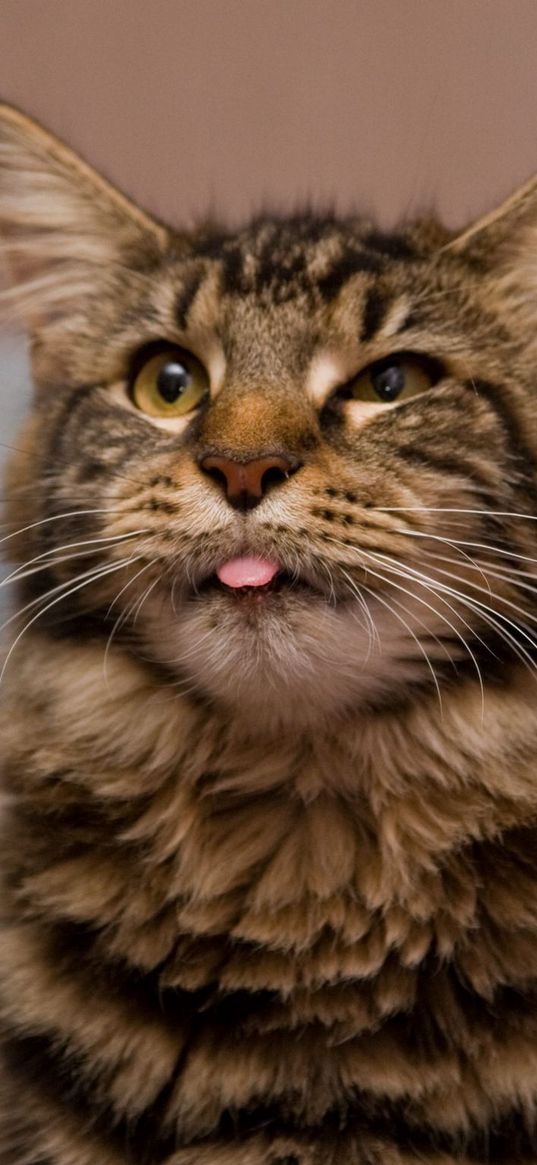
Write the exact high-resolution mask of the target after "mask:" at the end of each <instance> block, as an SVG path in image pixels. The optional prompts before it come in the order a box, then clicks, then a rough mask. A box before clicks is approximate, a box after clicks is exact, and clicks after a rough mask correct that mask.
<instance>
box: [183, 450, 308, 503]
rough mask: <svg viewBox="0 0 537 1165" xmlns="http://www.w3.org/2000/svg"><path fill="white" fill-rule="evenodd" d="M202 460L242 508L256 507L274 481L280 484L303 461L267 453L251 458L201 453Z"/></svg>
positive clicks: (230, 500)
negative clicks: (245, 459) (239, 458)
mask: <svg viewBox="0 0 537 1165" xmlns="http://www.w3.org/2000/svg"><path fill="white" fill-rule="evenodd" d="M198 464H199V466H200V469H202V470H203V472H204V473H206V474H207V475H208V476H209V477H212V479H213V481H215V482H217V483H218V484H219V485H220V486H221V488H222V489H223V491H224V493H225V494H226V496H227V499H228V502H229V503H230V505H232V506H234V507H235V508H236V509H240V510H251V509H253V507H254V506H257V505H258V504H259V502H260V501H261V499H262V498H263V497H264V496H265V494H266V493H267V491H268V490H269V489H271V488H272V486H273V485H280V484H281V483H282V482H283V481H285V479H286V478H287V477H289V474H291V473H294V472H295V471H296V470H297V469H298V468H299V465H300V463H299V462H298V461H296V460H295V459H291V458H290V457H288V456H284V455H283V454H267V455H266V456H265V457H253V458H251V459H250V460H248V461H239V460H236V459H235V458H234V457H225V456H221V455H219V454H215V455H214V454H209V455H208V456H207V455H206V456H204V457H201V458H200V460H199V462H198Z"/></svg>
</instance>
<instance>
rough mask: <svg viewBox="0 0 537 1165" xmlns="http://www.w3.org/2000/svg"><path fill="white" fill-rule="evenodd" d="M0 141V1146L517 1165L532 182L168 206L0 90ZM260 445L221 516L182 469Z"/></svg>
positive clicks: (532, 886)
mask: <svg viewBox="0 0 537 1165" xmlns="http://www.w3.org/2000/svg"><path fill="white" fill-rule="evenodd" d="M0 162H1V165H2V170H1V171H0V224H1V225H2V231H3V236H4V239H5V255H6V261H7V265H8V268H9V271H10V280H11V285H10V290H9V291H8V292H7V293H6V295H5V296H4V300H3V303H4V307H5V310H6V313H7V312H8V310H15V311H17V312H18V313H19V314H20V315H21V316H22V317H23V318H24V320H25V322H26V325H27V327H28V328H29V330H30V332H31V336H32V345H33V358H34V374H35V381H36V395H35V403H34V407H33V410H32V414H31V416H30V418H29V419H28V421H27V423H26V425H25V427H24V429H23V431H22V433H21V435H20V438H19V441H18V443H17V450H16V451H15V452H14V454H13V456H12V458H11V462H10V466H9V470H8V478H7V493H8V502H7V507H6V526H5V537H6V539H7V541H5V543H4V545H5V547H6V557H9V559H10V560H11V561H12V563H13V564H14V567H13V569H12V574H13V587H14V592H15V596H16V603H17V614H16V616H15V618H14V619H13V620H12V621H11V622H10V624H9V634H8V635H7V636H6V651H5V657H4V658H5V662H4V668H3V672H2V683H1V691H2V714H1V715H2V721H1V724H2V754H3V762H2V763H3V787H4V793H5V799H6V808H5V813H4V826H3V840H2V870H3V894H2V901H3V926H2V934H1V941H0V1032H1V1045H2V1081H1V1088H0V1111H1V1120H0V1152H1V1159H2V1165H418V1163H420V1162H421V1165H536V1163H537V1133H536V1128H537V1124H536V1116H537V1007H536V1004H537V871H536V853H537V779H536V764H535V755H536V750H537V702H536V700H535V662H536V656H537V639H536V635H535V630H534V628H535V627H536V626H537V622H536V620H537V602H536V598H535V596H536V590H535V579H536V571H535V564H536V562H537V550H536V547H537V536H536V528H535V520H536V513H537V509H536V498H535V459H536V452H537V410H536V406H535V385H534V380H535V373H534V364H535V355H534V352H533V335H534V332H535V327H534V321H533V315H534V307H533V302H532V300H533V283H534V280H535V260H534V255H535V254H537V238H536V237H535V232H536V230H537V192H536V190H535V189H534V187H533V186H532V185H530V186H529V187H527V188H525V189H524V190H523V191H522V192H521V193H520V194H519V195H518V196H515V197H514V199H513V200H511V201H510V202H509V203H508V204H507V205H506V206H504V207H503V208H501V210H500V211H499V212H497V213H496V214H494V215H489V216H488V217H487V219H486V220H483V221H482V222H481V223H478V224H477V225H476V226H474V227H473V228H471V229H470V230H468V231H467V232H465V233H464V234H463V235H461V236H458V237H453V238H452V237H451V236H450V235H449V234H448V232H446V231H444V230H443V228H442V227H441V226H439V225H438V224H436V223H434V222H428V221H420V222H417V223H414V224H406V225H404V226H403V227H402V228H401V229H400V230H398V231H396V232H392V233H382V232H380V231H378V230H377V229H376V228H375V227H374V225H373V224H371V223H369V222H366V221H365V220H362V219H350V220H338V219H337V218H336V217H333V216H330V215H327V216H324V217H322V216H316V215H315V214H310V213H307V214H303V215H297V216H295V217H292V216H291V217H288V218H284V219H277V218H270V217H263V218H260V219H258V220H254V221H253V222H252V223H250V224H248V225H247V226H245V228H244V229H243V230H241V231H238V232H235V233H230V232H227V231H225V230H219V229H217V228H215V227H203V228H200V229H199V230H197V231H196V232H194V233H193V234H192V235H190V236H187V235H183V234H180V233H178V232H177V231H174V230H172V229H171V228H167V227H165V226H163V225H162V224H159V223H156V222H154V221H153V220H151V219H150V218H149V217H148V216H146V215H145V214H144V213H143V212H142V211H140V210H139V209H138V208H136V207H135V206H134V205H133V204H131V203H130V201H129V200H128V199H126V198H125V197H124V196H123V195H120V194H118V193H117V192H116V191H114V190H113V188H112V187H110V186H109V185H108V184H107V183H106V182H105V181H104V180H103V179H101V178H99V177H98V176H97V175H95V174H94V173H93V171H91V169H90V168H89V167H88V166H87V165H86V164H85V163H81V162H79V161H78V159H76V158H75V157H74V155H72V154H71V153H70V151H69V150H67V148H66V147H64V146H62V145H60V143H58V142H57V141H56V140H55V139H52V138H50V136H49V135H48V134H46V133H45V131H44V130H41V129H40V128H39V127H36V126H35V124H34V123H33V122H31V121H29V120H28V119H27V118H25V117H24V116H23V115H22V114H19V113H17V112H16V111H13V110H10V109H7V108H4V110H3V111H2V114H1V117H0ZM160 341H167V342H171V343H173V344H178V345H180V346H182V347H183V348H187V349H189V350H190V351H192V352H194V353H195V355H196V356H197V357H198V359H199V360H201V361H202V362H203V363H204V365H205V367H206V368H207V370H208V374H209V376H210V380H211V397H210V399H209V400H208V401H206V402H205V403H203V404H202V405H201V406H200V407H199V408H198V409H197V410H196V411H195V413H194V414H192V415H190V416H188V417H187V418H186V419H181V420H176V421H173V422H169V421H160V420H156V421H154V420H152V419H150V418H148V417H146V416H144V415H143V414H142V413H140V412H139V411H138V410H137V409H136V408H135V406H134V405H133V403H132V401H131V400H130V398H129V396H128V394H127V392H126V387H125V385H126V381H127V380H128V377H129V374H130V371H129V370H130V369H131V368H132V362H133V360H136V359H138V355H137V354H138V353H139V352H140V351H142V350H144V351H145V350H146V346H149V347H147V351H153V345H154V344H155V343H157V342H160ZM409 352H410V353H421V354H422V355H424V356H427V358H429V359H430V360H431V361H432V362H433V363H434V367H435V368H436V369H437V373H436V375H435V377H434V383H433V384H432V387H430V388H429V389H427V390H426V391H424V392H423V393H422V394H421V395H416V396H413V397H411V398H409V399H408V400H405V401H403V402H400V403H398V404H397V403H396V404H394V405H381V404H380V403H379V404H378V405H377V404H375V403H374V404H372V405H370V404H367V403H363V402H361V401H358V400H354V399H352V397H351V394H350V392H349V391H348V386H349V385H350V384H351V383H352V380H353V378H354V377H356V376H357V374H358V373H360V371H361V370H362V369H364V368H366V367H367V366H369V365H370V364H371V363H374V362H375V361H377V360H381V359H385V358H388V357H389V356H390V354H392V353H409ZM267 452H271V453H273V454H274V453H276V452H277V453H278V455H280V454H285V457H287V459H288V462H289V465H290V466H292V472H290V473H289V476H288V477H287V478H286V479H285V480H283V479H282V476H281V475H280V478H278V479H277V480H275V481H272V480H271V482H270V483H269V485H267V488H266V493H265V495H264V496H263V499H262V501H261V502H260V504H259V505H257V506H255V508H252V509H251V510H249V511H248V512H247V513H244V512H239V511H237V510H236V509H235V508H234V507H232V506H231V505H230V504H229V503H228V501H227V499H226V497H225V496H224V493H223V490H222V486H221V483H220V482H219V481H218V480H217V479H216V478H215V475H214V474H213V475H210V474H208V473H207V472H205V471H204V470H203V465H202V462H203V459H204V458H206V457H207V455H208V454H211V455H215V454H216V453H219V454H222V455H223V454H225V455H226V456H228V457H233V458H234V459H235V460H239V461H242V462H247V461H248V460H249V459H252V458H255V457H259V456H265V455H266V454H267ZM246 552H247V553H249V554H254V555H258V556H261V557H264V558H275V559H276V560H277V561H278V563H279V564H280V567H281V571H282V580H283V581H282V583H281V586H280V587H279V589H275V590H274V591H273V592H270V593H269V592H267V593H266V594H265V593H264V594H261V593H258V592H255V593H248V594H242V595H240V596H238V595H231V594H230V593H229V591H226V590H225V589H224V588H222V587H218V586H216V585H214V572H215V571H216V570H217V568H218V566H219V564H221V563H222V562H224V561H227V560H229V559H232V558H233V557H234V556H237V555H241V554H244V553H246Z"/></svg>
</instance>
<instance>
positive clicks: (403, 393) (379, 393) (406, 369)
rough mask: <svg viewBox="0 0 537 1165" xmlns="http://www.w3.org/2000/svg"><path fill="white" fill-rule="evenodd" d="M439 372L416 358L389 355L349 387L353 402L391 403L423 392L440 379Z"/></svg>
mask: <svg viewBox="0 0 537 1165" xmlns="http://www.w3.org/2000/svg"><path fill="white" fill-rule="evenodd" d="M439 375H440V374H439V370H438V369H437V367H436V366H435V365H434V364H433V363H432V362H430V361H428V360H424V359H421V358H420V357H418V356H389V357H387V359H385V360H377V362H376V363H375V364H370V366H369V368H366V369H365V371H364V372H361V373H360V375H359V376H357V377H356V378H355V379H354V380H353V381H352V382H351V384H350V385H349V397H350V398H351V399H352V400H363V401H375V402H377V403H378V402H379V401H382V402H383V403H384V404H392V403H393V402H395V401H399V400H407V399H408V397H411V396H416V395H417V394H418V393H419V392H425V390H426V389H427V388H430V387H431V385H433V384H436V381H437V380H438V379H439Z"/></svg>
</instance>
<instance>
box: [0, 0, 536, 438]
mask: <svg viewBox="0 0 537 1165" xmlns="http://www.w3.org/2000/svg"><path fill="white" fill-rule="evenodd" d="M0 77H1V82H0V84H1V87H2V93H1V96H2V97H3V98H4V100H6V101H9V102H12V103H14V104H16V105H18V106H20V107H21V108H22V109H24V110H25V111H27V112H28V113H30V114H33V115H34V116H35V117H37V118H38V119H39V120H40V121H42V122H44V123H45V124H46V125H47V126H49V127H50V128H51V129H53V130H54V131H55V132H56V133H57V134H58V135H59V136H60V137H62V138H64V139H65V140H66V141H67V142H69V144H70V145H72V146H74V147H75V148H76V149H77V150H79V151H80V152H81V153H82V154H83V155H84V156H85V157H86V158H87V159H88V160H89V161H90V162H92V163H93V165H95V166H96V167H97V168H99V169H101V170H102V171H103V172H104V173H106V175H107V176H108V177H109V178H111V179H112V180H113V181H115V182H116V183H117V184H118V185H119V186H121V187H122V188H123V189H124V190H125V191H126V192H127V193H129V194H130V195H131V196H133V197H134V198H136V199H138V200H139V201H140V202H141V203H142V204H143V205H144V206H146V207H147V208H148V209H149V210H151V211H153V212H154V213H156V214H157V215H159V216H161V217H163V218H165V219H167V220H169V221H171V222H173V223H174V224H175V225H188V224H189V223H192V222H193V221H195V220H196V219H197V218H199V217H200V216H203V215H204V214H206V212H207V211H208V210H211V211H213V212H216V213H218V214H220V215H221V216H222V217H224V218H225V219H227V220H228V221H230V222H235V221H239V220H240V219H241V218H244V217H245V216H247V215H248V214H250V213H251V212H252V211H256V210H259V209H260V208H262V207H267V206H269V207H276V208H282V207H296V206H297V204H300V203H303V202H305V201H309V202H312V203H313V204H316V205H319V206H321V207H326V205H327V204H331V205H335V206H336V208H338V209H340V210H342V211H346V210H349V209H350V208H356V209H362V210H365V211H367V212H371V213H375V214H376V216H377V218H378V219H379V220H380V221H381V222H382V223H383V224H386V225H389V224H390V223H393V222H394V221H395V220H396V219H397V218H399V217H401V216H404V217H407V216H409V215H412V214H415V213H418V212H419V211H420V210H422V209H429V208H431V207H435V208H436V209H437V210H438V211H439V213H440V214H441V215H442V217H443V218H444V219H445V220H446V221H447V222H448V223H449V224H450V225H453V226H455V225H459V224H461V225H462V224H463V223H465V222H467V221H468V220H469V219H471V218H472V217H474V216H476V215H477V214H479V213H480V212H482V211H485V210H487V209H489V208H491V207H492V206H494V205H495V204H496V203H497V202H498V201H500V200H501V199H502V198H503V197H504V196H505V195H507V194H508V193H509V192H510V191H511V190H513V189H514V188H515V187H516V186H517V185H518V184H520V183H521V182H522V181H523V180H524V179H525V178H526V177H527V176H528V175H529V174H530V173H531V172H532V171H534V170H537V128H536V124H535V123H536V121H537V117H536V116H535V115H536V112H537V3H536V2H535V0H0ZM28 391H29V376H28V370H27V367H26V363H25V355H24V349H23V346H22V345H21V343H20V341H19V342H17V343H15V344H14V343H13V341H11V340H10V341H7V340H6V341H2V344H1V346H0V451H1V450H2V449H4V452H5V446H6V445H9V444H10V443H13V441H14V440H15V437H14V432H15V430H16V423H17V419H18V417H19V415H20V413H21V412H22V411H23V409H24V407H25V403H26V400H27V395H28ZM0 460H1V459H0Z"/></svg>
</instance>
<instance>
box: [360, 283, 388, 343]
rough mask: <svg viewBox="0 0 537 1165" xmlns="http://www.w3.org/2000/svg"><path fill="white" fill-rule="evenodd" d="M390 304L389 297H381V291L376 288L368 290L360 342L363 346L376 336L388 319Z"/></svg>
mask: <svg viewBox="0 0 537 1165" xmlns="http://www.w3.org/2000/svg"><path fill="white" fill-rule="evenodd" d="M390 302H391V301H390V299H389V298H388V296H386V295H381V293H380V291H378V290H377V289H376V288H375V287H370V288H369V289H368V291H367V294H366V297H365V304H364V311H363V316H362V327H361V330H360V342H361V343H362V344H367V343H368V341H369V340H372V339H373V336H374V335H376V333H377V332H378V330H379V328H380V326H381V324H382V321H383V320H384V319H385V318H386V312H387V310H388V308H389V306H390Z"/></svg>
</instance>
